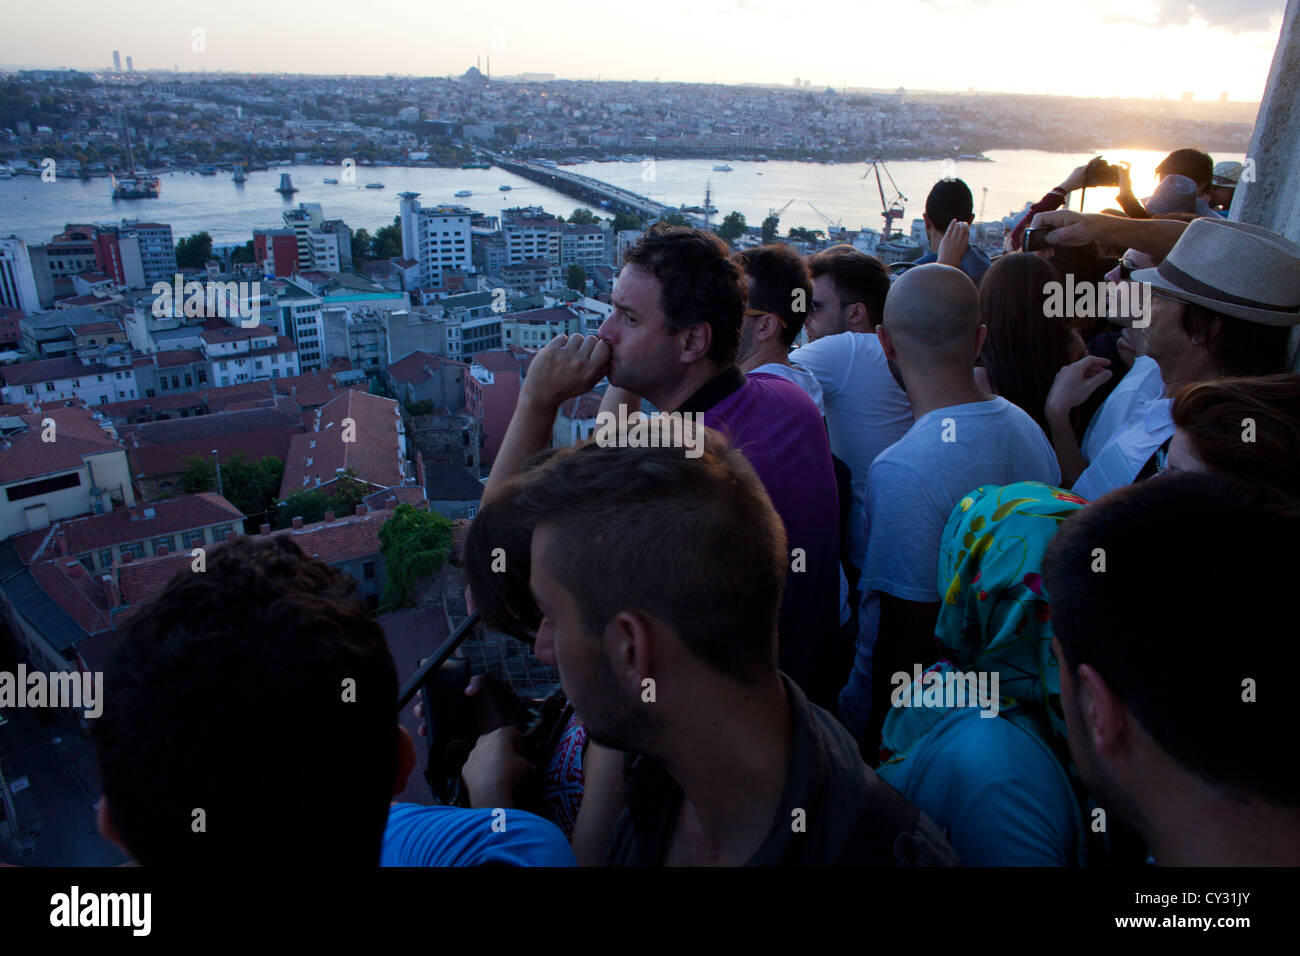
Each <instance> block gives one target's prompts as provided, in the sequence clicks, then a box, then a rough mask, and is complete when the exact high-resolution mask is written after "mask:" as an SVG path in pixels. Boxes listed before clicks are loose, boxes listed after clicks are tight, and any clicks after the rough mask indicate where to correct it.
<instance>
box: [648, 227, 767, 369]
mask: <svg viewBox="0 0 1300 956" xmlns="http://www.w3.org/2000/svg"><path fill="white" fill-rule="evenodd" d="M623 261H624V263H625V264H626V265H632V266H637V267H638V268H641V269H645V270H646V271H647V272H649V273H650V274H651V275H653V276H654V277H655V278H656V279H658V280H659V281H660V283H662V284H663V292H662V295H661V297H660V305H661V307H662V308H663V310H664V315H665V316H666V317H667V320H668V321H667V326H668V332H669V333H676V332H680V331H682V329H685V328H689V327H690V326H692V325H697V324H698V323H700V322H708V323H709V327H710V330H711V333H712V339H711V343H710V345H709V358H710V359H712V360H713V361H714V363H716V364H717V365H718V366H720V367H726V366H728V365H731V364H732V363H733V362H735V360H736V349H737V347H738V346H739V345H740V324H741V322H742V321H743V320H744V318H745V300H746V298H747V297H748V294H749V289H748V286H747V283H746V280H745V273H744V272H743V271H742V270H741V268H740V266H739V265H738V264H737V263H736V262H734V261H732V259H731V251H730V250H729V249H728V248H727V244H726V243H725V242H723V241H722V240H721V239H719V238H718V237H717V236H715V235H714V234H713V233H711V232H706V231H705V230H703V229H692V228H690V227H688V226H669V225H667V224H665V223H662V222H657V223H655V224H654V225H653V226H651V227H650V228H649V229H648V230H646V233H645V235H643V236H642V237H641V240H640V241H639V242H638V243H637V244H636V245H635V246H633V247H632V248H631V249H629V250H628V252H627V255H626V257H625V258H624V260H623Z"/></svg>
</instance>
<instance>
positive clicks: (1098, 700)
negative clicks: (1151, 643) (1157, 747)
mask: <svg viewBox="0 0 1300 956" xmlns="http://www.w3.org/2000/svg"><path fill="white" fill-rule="evenodd" d="M1074 696H1075V711H1076V713H1079V714H1081V715H1082V717H1083V728H1082V730H1083V733H1084V734H1086V735H1087V737H1088V740H1089V742H1090V743H1091V744H1092V748H1093V750H1094V751H1095V752H1096V753H1097V754H1099V755H1101V756H1104V757H1110V756H1113V755H1114V754H1115V753H1116V752H1117V751H1118V750H1120V749H1121V748H1122V747H1123V746H1124V741H1125V738H1126V737H1127V736H1128V718H1127V708H1125V706H1124V702H1123V701H1121V700H1120V699H1119V697H1117V696H1116V695H1115V692H1114V691H1113V690H1111V689H1110V685H1108V684H1107V683H1106V681H1105V679H1104V678H1103V677H1102V676H1101V675H1100V674H1098V673H1097V671H1096V670H1095V669H1094V668H1093V667H1092V665H1091V664H1080V665H1079V668H1078V670H1076V671H1075V672H1074Z"/></svg>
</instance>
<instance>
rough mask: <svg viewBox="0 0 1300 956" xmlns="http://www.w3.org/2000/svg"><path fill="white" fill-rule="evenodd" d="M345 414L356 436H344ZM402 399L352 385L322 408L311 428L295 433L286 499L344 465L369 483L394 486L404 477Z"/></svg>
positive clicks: (287, 470) (284, 489)
mask: <svg viewBox="0 0 1300 956" xmlns="http://www.w3.org/2000/svg"><path fill="white" fill-rule="evenodd" d="M345 419H352V421H353V423H354V424H355V431H354V432H351V437H353V438H354V439H355V440H351V441H343V435H344V426H343V422H344V420H345ZM400 421H401V419H400V417H399V414H398V408H397V402H396V401H394V400H393V399H391V398H380V397H379V396H377V395H371V394H369V393H368V392H362V391H348V392H345V393H344V394H342V395H340V396H339V397H338V398H336V399H334V400H333V401H331V402H329V403H328V404H326V405H324V406H322V407H321V408H320V409H318V410H317V418H316V420H315V423H314V426H313V428H312V430H310V431H308V432H307V433H306V434H303V435H295V436H294V437H293V441H292V443H291V444H290V446H289V457H288V459H287V460H286V461H285V467H284V480H283V481H282V482H281V484H280V497H281V499H284V498H287V497H289V495H292V494H294V493H295V492H299V491H309V490H311V489H313V488H316V487H319V486H320V485H322V484H327V483H328V482H331V481H334V480H335V479H336V478H337V477H338V471H339V469H343V468H351V469H352V470H353V471H354V472H356V474H357V477H358V478H360V479H361V480H362V481H366V482H369V483H370V484H374V485H379V486H381V487H384V488H389V487H392V486H394V485H400V484H401V483H402V461H401V458H400V451H399V445H398V437H397V435H398V433H397V426H398V423H399V422H400Z"/></svg>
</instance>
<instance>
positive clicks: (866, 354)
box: [790, 332, 912, 568]
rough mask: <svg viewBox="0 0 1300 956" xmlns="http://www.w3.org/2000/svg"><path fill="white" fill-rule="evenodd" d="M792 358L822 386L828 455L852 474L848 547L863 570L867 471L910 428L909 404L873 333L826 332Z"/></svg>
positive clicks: (850, 556) (910, 410)
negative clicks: (842, 463)
mask: <svg viewBox="0 0 1300 956" xmlns="http://www.w3.org/2000/svg"><path fill="white" fill-rule="evenodd" d="M790 361H791V362H797V363H798V364H799V365H802V366H803V367H804V368H806V369H808V370H809V371H810V372H812V374H813V375H815V376H816V377H817V381H818V382H819V383H820V384H821V387H822V399H823V401H824V402H825V406H826V431H827V433H828V434H829V435H830V440H831V453H832V454H833V455H835V457H837V458H838V459H840V461H842V462H844V464H846V465H848V467H849V471H850V472H851V473H852V476H853V504H852V511H851V513H850V525H849V541H848V551H849V559H850V560H851V561H852V562H853V564H854V565H855V566H856V567H858V568H862V566H863V564H864V563H865V561H866V556H867V537H866V531H865V529H864V527H863V522H862V518H863V516H864V514H865V510H864V509H865V507H866V497H867V472H868V471H869V470H870V468H871V463H872V462H873V461H875V460H876V456H877V455H879V454H880V453H881V452H882V451H884V450H885V449H886V448H888V447H889V446H890V445H892V444H894V442H896V441H898V440H899V439H900V438H902V437H903V435H904V434H905V433H906V432H907V430H908V429H909V428H910V427H911V426H912V405H911V403H910V402H909V401H908V400H907V393H906V392H904V391H903V389H902V388H901V387H899V384H898V383H897V382H896V381H894V376H893V375H892V374H891V373H890V371H889V363H888V362H887V361H886V360H885V352H884V350H883V349H882V348H881V347H880V340H879V339H878V338H877V337H876V335H875V333H874V332H841V333H840V334H839V335H828V336H825V337H824V338H820V339H818V340H817V341H815V342H809V343H808V344H807V345H805V346H803V347H802V348H798V349H795V350H794V351H793V352H791V353H790Z"/></svg>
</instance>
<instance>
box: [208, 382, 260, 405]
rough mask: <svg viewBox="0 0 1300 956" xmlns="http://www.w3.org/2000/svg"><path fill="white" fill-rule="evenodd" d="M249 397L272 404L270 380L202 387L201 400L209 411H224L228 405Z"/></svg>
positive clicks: (245, 400) (244, 400)
mask: <svg viewBox="0 0 1300 956" xmlns="http://www.w3.org/2000/svg"><path fill="white" fill-rule="evenodd" d="M250 398H264V399H266V402H267V404H268V405H274V404H275V389H274V388H272V386H271V383H270V381H263V382H242V383H240V384H238V385H222V386H221V387H220V388H205V389H203V401H204V403H205V404H206V405H207V406H208V411H209V412H224V411H226V410H227V409H228V408H230V406H232V405H235V404H239V403H241V402H247V401H248V400H249V399H250Z"/></svg>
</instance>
